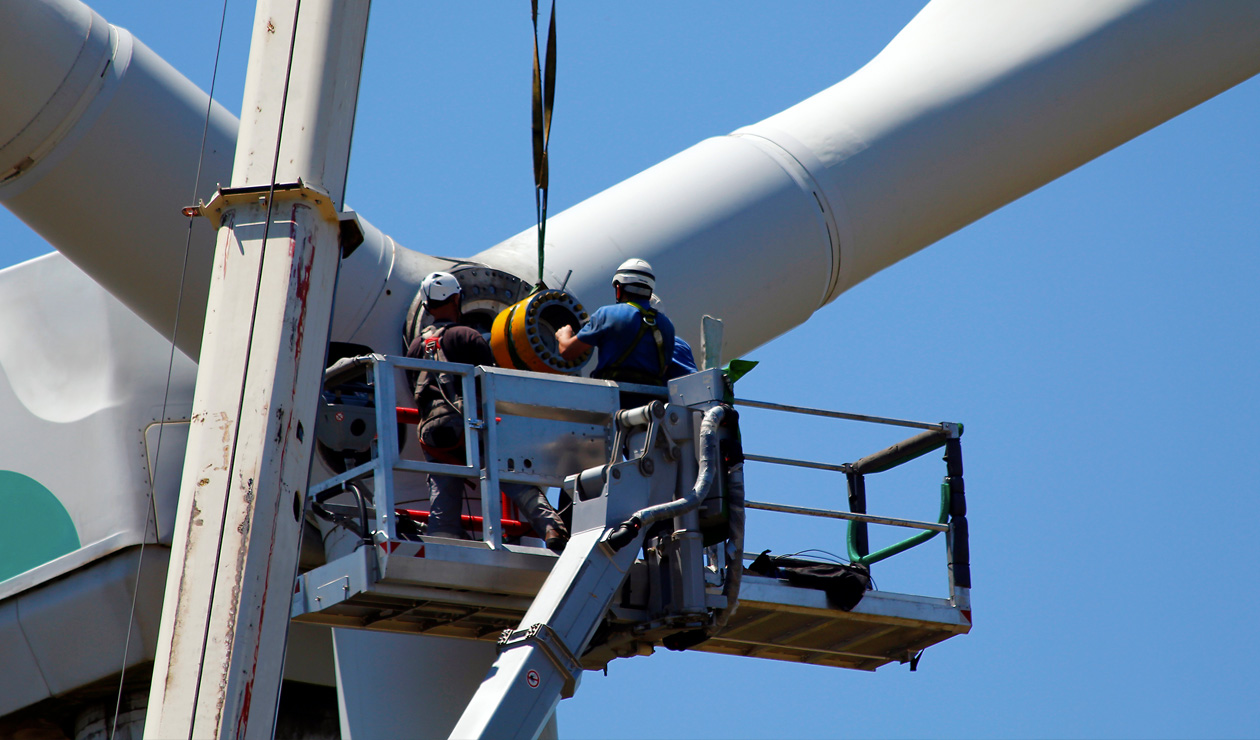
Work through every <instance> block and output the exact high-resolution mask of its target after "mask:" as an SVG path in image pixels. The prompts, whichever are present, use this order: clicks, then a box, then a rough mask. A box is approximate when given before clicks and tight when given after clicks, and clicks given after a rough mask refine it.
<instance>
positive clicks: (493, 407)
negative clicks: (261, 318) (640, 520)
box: [310, 354, 666, 549]
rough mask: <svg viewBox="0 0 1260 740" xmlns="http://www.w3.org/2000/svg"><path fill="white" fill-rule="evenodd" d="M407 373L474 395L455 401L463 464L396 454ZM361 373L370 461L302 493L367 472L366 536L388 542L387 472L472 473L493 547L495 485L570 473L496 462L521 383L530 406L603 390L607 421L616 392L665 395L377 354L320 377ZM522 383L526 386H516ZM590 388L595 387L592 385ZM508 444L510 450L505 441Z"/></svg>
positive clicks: (559, 405) (498, 532) (497, 532)
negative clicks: (449, 381)
mask: <svg viewBox="0 0 1260 740" xmlns="http://www.w3.org/2000/svg"><path fill="white" fill-rule="evenodd" d="M408 371H410V372H417V371H430V372H442V373H447V374H450V375H455V376H458V377H459V378H460V382H461V389H462V397H463V398H464V399H476V401H475V402H465V403H462V404H460V405H461V406H462V408H461V414H462V417H463V426H464V448H465V450H466V458H465V461H466V462H465V464H463V465H456V464H448V463H439V462H434V461H429V460H413V459H408V458H404V457H403V456H402V454H401V453H400V449H401V447H402V446H401V445H400V444H399V438H398V426H399V424H400V423H405V424H416V423H418V422H420V421H422V420H421V419H420V417H419V412H418V411H417V410H415V409H412V408H406V407H398V406H397V405H396V402H395V399H396V398H397V397H398V396H397V392H398V383H399V381H400V380H401V379H403V378H404V377H405V376H403V375H402V374H403V373H405V372H408ZM361 374H368V375H370V377H371V382H372V386H373V388H372V398H373V399H374V401H373V406H374V408H375V425H376V439H375V440H374V441H373V443H372V448H371V453H372V459H371V460H370V461H368V462H365V463H363V464H361V465H357V466H355V467H353V468H351V469H349V470H347V471H345V472H344V473H340V474H338V475H335V476H333V477H331V478H328V479H326V480H323V481H321V482H320V483H318V484H316V485H313V486H311V488H310V494H311V495H312V496H314V495H318V494H320V493H323V492H325V491H330V490H333V489H337V488H340V487H342V486H345V485H346V484H349V483H351V482H353V481H358V480H362V479H365V478H368V477H369V476H370V477H371V479H372V482H373V483H372V488H373V500H374V503H375V515H374V517H369V518H372V519H374V521H373V522H371V523H370V524H369V526H368V529H369V532H368V534H369V536H376V537H378V538H380V537H383V538H387V539H390V540H396V539H398V522H397V513H396V507H395V502H396V488H395V480H394V472H395V471H406V472H413V473H424V474H430V475H446V476H451V477H457V478H465V479H474V480H477V481H478V482H479V490H480V498H481V525H482V537H483V541H484V542H485V543H486V544H487V545H488V546H489V547H491V548H493V549H498V548H501V547H502V546H503V535H504V532H503V519H502V517H503V511H502V509H503V507H502V501H501V493H500V491H501V485H502V484H503V483H519V484H526V485H534V486H539V487H543V488H547V487H559V486H560V485H561V483H562V482H563V480H564V477H565V475H568V474H570V473H573V472H578V471H577V470H570V471H565V472H564V474H559V473H558V472H557V471H555V470H551V471H548V472H542V471H539V470H538V469H534V470H528V469H523V468H520V467H517V468H515V469H514V468H512V467H511V466H510V465H509V466H508V467H506V468H504V467H502V466H500V465H499V464H498V459H499V453H500V452H502V450H501V442H502V440H501V439H500V436H501V434H503V431H502V430H501V429H500V424H499V423H498V422H499V421H501V420H502V421H504V422H505V426H506V422H507V421H508V420H509V419H508V417H511V416H516V415H517V411H518V410H519V408H518V407H519V406H521V399H520V396H521V395H522V390H523V389H524V390H527V391H529V393H528V395H530V396H535V395H536V396H537V397H536V398H531V399H529V400H530V405H534V406H536V407H538V408H555V409H565V408H567V406H568V405H569V404H568V403H567V401H570V400H575V399H577V398H578V397H579V396H584V397H585V398H586V400H587V402H588V405H589V403H590V401H591V399H590V393H592V392H596V393H602V394H606V396H607V397H606V398H604V396H599V397H598V398H597V401H598V403H597V405H598V408H599V413H606V414H607V416H608V419H609V423H611V419H612V415H613V414H614V413H615V412H616V410H617V409H618V408H619V406H618V404H617V393H618V391H620V392H622V393H627V392H632V393H637V394H638V395H640V396H656V397H662V398H664V397H665V396H666V391H665V389H664V388H657V387H649V386H638V385H630V384H624V383H623V384H613V383H610V382H608V381H592V380H589V379H582V378H569V377H565V376H555V375H542V374H536V373H524V372H522V371H516V370H504V369H501V368H486V367H475V366H472V365H463V364H459V363H450V362H438V361H434V360H421V359H413V358H405V357H394V356H385V355H379V354H373V355H364V356H362V357H359V358H354V359H352V360H349V361H345V362H343V363H340V364H339V365H338V366H334V367H333V368H330V369H329V371H328V372H327V373H326V374H325V381H326V382H330V381H331V382H332V383H337V382H344V381H346V380H350V379H356V378H358V377H359V375H361ZM408 382H410V379H408ZM523 383H524V384H528V386H525V385H522V384H523ZM592 386H597V387H596V388H592ZM505 392H506V393H508V397H507V400H504V399H503V398H500V396H501V395H502V394H503V393H505ZM408 395H410V394H408ZM505 404H506V405H505ZM504 409H507V410H504ZM586 411H587V414H588V415H590V412H591V411H592V409H591V408H587V409H586ZM535 423H537V424H539V425H546V424H550V423H553V422H549V421H547V420H546V419H540V420H538V421H537V422H535ZM515 439H516V443H519V441H520V439H519V427H518V432H517V435H516V437H515ZM509 449H512V450H514V449H516V448H515V447H512V446H511V445H510V444H509ZM505 454H510V453H505ZM599 457H600V458H602V460H603V461H605V462H606V460H607V452H606V451H602V452H601V454H600V455H599Z"/></svg>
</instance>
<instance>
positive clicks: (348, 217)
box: [183, 179, 363, 259]
mask: <svg viewBox="0 0 1260 740" xmlns="http://www.w3.org/2000/svg"><path fill="white" fill-rule="evenodd" d="M268 196H271V197H272V199H273V200H274V199H276V196H283V197H284V199H285V200H303V201H306V202H307V203H310V204H311V205H313V206H314V207H315V209H316V210H318V211H319V212H320V214H321V215H323V217H324V219H325V220H327V221H328V222H330V223H334V224H337V228H338V240H339V241H340V245H341V258H342V259H345V258H346V257H349V256H350V255H351V253H353V252H354V250H355V249H357V248H358V247H359V245H360V244H362V243H363V227H362V226H361V225H360V224H359V214H357V213H355V212H354V211H349V210H347V211H338V210H337V209H336V207H335V206H334V205H333V199H332V196H331V195H329V194H328V193H327V192H326V191H324V190H321V189H320V188H317V187H313V186H311V185H307V184H306V183H304V182H302V181H301V180H300V179H299V180H298V181H297V182H295V183H275V184H274V185H271V184H268V185H249V186H246V187H240V188H224V187H220V188H219V189H218V191H217V192H215V194H214V197H213V198H211V199H210V202H209V203H206V202H204V201H203V202H199V203H198V204H197V205H195V206H188V207H186V208H184V209H183V213H184V215H185V216H188V217H189V218H193V217H195V216H204V217H205V218H207V219H209V220H210V223H211V225H213V226H214V228H215V229H219V228H221V227H222V225H223V212H224V211H225V210H227V209H229V208H231V207H232V206H239V205H242V204H245V203H257V202H261V203H264V204H265V203H266V201H267V197H268Z"/></svg>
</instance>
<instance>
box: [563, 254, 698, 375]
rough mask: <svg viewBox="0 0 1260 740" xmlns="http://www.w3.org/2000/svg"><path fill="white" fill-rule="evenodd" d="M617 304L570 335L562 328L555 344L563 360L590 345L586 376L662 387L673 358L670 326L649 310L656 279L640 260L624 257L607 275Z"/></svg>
mask: <svg viewBox="0 0 1260 740" xmlns="http://www.w3.org/2000/svg"><path fill="white" fill-rule="evenodd" d="M612 284H613V293H614V295H615V296H616V299H617V302H616V303H615V304H613V305H611V306H602V307H600V308H599V309H598V310H596V311H595V313H593V314H591V318H590V321H588V322H587V323H586V325H585V326H583V327H582V328H581V330H580V331H578V332H576V333H575V332H574V331H573V327H571V326H562V327H560V330H559V331H557V332H556V343H557V345H558V346H559V349H560V354H561V356H563V357H564V358H565V359H566V360H572V359H576V358H578V357H580V356H581V355H582V353H584V352H586V351H587V350H588V349H590V348H591V347H595V348H597V349H598V350H599V359H598V360H597V362H596V363H595V370H594V371H593V372H592V373H591V377H592V378H600V379H603V380H616V381H618V382H624V383H639V384H642V385H665V380H666V378H667V376H668V374H669V365H670V359H671V358H672V357H673V354H674V324H673V323H672V322H671V321H670V320H669V317H667V316H666V315H665V314H663V313H661V312H660V311H657V310H655V309H653V308H651V300H652V291H653V290H655V288H656V276H655V275H654V274H653V272H652V266H651V265H649V264H648V263H647V262H646V261H645V260H641V259H629V260H626V261H625V262H623V263H621V266H620V267H618V268H617V272H616V273H615V274H614V275H613V282H612Z"/></svg>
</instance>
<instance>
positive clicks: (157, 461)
mask: <svg viewBox="0 0 1260 740" xmlns="http://www.w3.org/2000/svg"><path fill="white" fill-rule="evenodd" d="M226 22H227V0H223V10H222V12H221V13H220V15H219V39H218V42H217V43H216V44H215V49H214V68H213V71H212V72H211V74H210V92H209V94H208V96H207V100H206V115H205V122H204V123H203V124H202V128H201V149H200V151H199V152H198V153H197V174H196V176H195V177H194V178H193V194H192V201H190V202H192V203H196V202H197V189H198V187H200V184H201V167H202V165H203V164H204V162H205V158H206V139H207V138H208V137H209V133H210V111H211V110H212V108H213V106H214V88H215V84H216V83H217V82H218V79H219V57H220V55H221V53H222V51H223V29H224V26H225V25H226ZM192 229H193V221H192V219H188V231H187V233H186V234H185V236H184V261H183V264H182V265H181V266H180V269H179V292H178V293H177V294H176V298H175V322H174V326H172V327H171V351H170V355H169V356H168V357H167V360H166V387H165V389H164V390H163V392H162V414H161V416H159V417H158V438H157V448H156V449H155V450H154V452H153V472H152V474H151V475H150V476H149V499H148V502H147V503H146V504H145V518H144V533H143V534H142V536H141V537H140V555H139V557H138V558H137V561H136V582H135V590H134V591H132V594H131V610H130V612H129V613H128V614H127V638H126V640H125V641H124V642H123V659H122V670H120V671H119V673H118V693H117V696H116V697H115V699H114V719H113V721H112V722H111V723H110V729H109V736H108V737H109V738H110V740H112V739H113V738H114V737H116V736H117V734H118V714H119V712H120V711H121V710H122V696H123V687H124V682H125V681H126V679H127V657H128V655H129V654H130V652H131V632H132V628H133V627H134V625H135V621H136V602H137V599H138V597H139V595H140V574H141V572H142V570H143V568H144V546H145V543H146V542H147V541H148V539H149V521H150V520H153V521H154V524H155V525H156V519H157V513H156V512H155V511H154V509H153V499H154V498H156V488H157V474H158V470H160V469H161V467H160V466H161V462H162V433H163V432H164V431H165V430H166V406H167V403H168V402H169V401H170V397H171V374H172V371H173V368H174V366H175V340H176V339H177V338H178V337H179V316H180V311H181V310H182V308H183V304H184V283H185V278H186V277H187V273H188V253H189V251H191V247H192ZM155 535H156V536H160V533H155Z"/></svg>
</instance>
